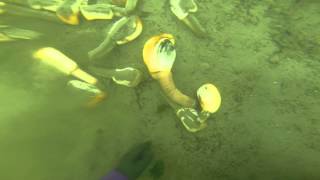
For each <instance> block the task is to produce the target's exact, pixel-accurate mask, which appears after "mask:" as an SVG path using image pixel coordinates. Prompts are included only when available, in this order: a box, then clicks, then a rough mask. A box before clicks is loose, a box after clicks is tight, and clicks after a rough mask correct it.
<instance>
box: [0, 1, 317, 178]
mask: <svg viewBox="0 0 320 180" xmlns="http://www.w3.org/2000/svg"><path fill="white" fill-rule="evenodd" d="M139 8H140V9H141V10H142V11H143V12H144V13H141V14H142V19H143V22H144V31H143V33H142V35H141V36H140V37H139V38H138V39H137V40H135V41H134V42H132V43H129V44H127V45H124V46H121V47H118V48H116V49H115V50H114V51H113V52H112V53H111V54H109V55H108V56H106V57H104V58H102V59H100V60H98V61H96V62H89V60H88V58H87V55H86V53H87V51H88V50H90V49H92V48H94V47H95V46H97V44H98V43H99V42H100V41H101V38H102V37H103V34H102V28H103V27H105V26H106V25H107V24H109V23H110V22H83V23H81V25H79V26H67V25H57V24H53V23H47V22H43V21H36V20H32V19H24V18H12V17H8V16H5V15H1V16H0V18H1V19H0V21H1V23H3V24H10V25H12V26H16V27H20V28H26V29H33V30H37V31H39V32H42V33H43V34H44V36H42V38H41V39H40V40H37V41H28V42H27V41H24V42H17V43H7V44H6V43H2V44H0V48H1V49H0V60H1V61H0V97H1V100H0V179H2V180H18V179H24V180H53V179H57V180H95V179H99V178H100V177H101V176H103V175H104V174H106V173H107V172H108V171H109V170H110V169H112V168H113V167H114V165H115V164H116V163H117V161H118V159H119V158H120V157H121V155H122V154H123V153H125V151H126V150H128V148H129V147H131V146H132V145H134V144H137V143H140V142H143V141H146V140H151V141H152V142H153V150H154V153H155V160H159V161H161V162H163V164H164V171H163V173H161V171H160V170H159V171H158V172H159V174H158V176H155V174H152V173H150V171H149V169H147V170H146V171H145V172H144V174H143V175H142V177H141V178H140V179H141V180H152V179H161V180H213V179H214V180H229V179H247V180H248V179H252V180H257V179H259V180H260V179H266V180H267V179H268V180H270V179H274V180H278V179H290V180H300V179H308V180H313V179H320V172H319V169H320V119H319V117H320V112H319V111H320V85H319V82H320V74H319V72H320V48H319V47H320V33H319V29H320V1H318V0H283V1H276V0H261V1H255V0H241V1H238V0H227V1H225V0H212V1H211V0H199V13H198V14H197V16H198V18H199V19H200V20H201V22H202V23H203V24H204V26H205V27H206V29H207V30H208V32H209V34H210V36H211V38H210V39H199V38H197V37H195V36H194V35H193V34H192V33H191V32H190V31H189V30H188V29H187V28H186V27H185V26H184V25H183V24H182V23H180V22H179V21H178V20H177V19H176V18H175V17H174V16H173V15H172V13H171V12H170V11H169V7H168V3H167V1H162V0H152V1H147V0H146V1H143V2H141V3H140V4H139ZM163 32H167V33H172V34H174V35H175V37H176V40H177V60H176V63H175V65H174V69H173V73H174V79H175V81H176V84H177V86H178V87H179V88H180V89H181V90H182V91H183V92H185V93H186V94H188V95H190V96H194V95H195V92H196V90H197V88H198V87H200V85H202V84H203V83H206V82H211V83H213V84H215V85H216V86H217V87H218V88H219V89H220V91H221V94H222V98H223V100H222V107H221V109H220V110H219V111H218V112H217V113H216V114H214V115H213V116H212V118H210V119H209V122H208V123H209V126H208V127H207V128H206V129H204V130H202V131H201V132H199V133H196V134H191V133H189V132H187V131H186V130H185V129H184V128H183V126H182V125H181V123H180V122H179V121H178V120H177V118H176V116H175V113H174V112H173V110H172V109H171V108H170V106H168V105H167V103H166V101H165V99H164V98H163V97H162V96H161V93H160V89H159V86H158V84H157V83H156V82H155V81H153V80H152V79H151V78H150V77H149V76H148V73H147V70H146V68H145V66H144V64H143V61H142V47H143V44H144V43H145V41H146V40H147V39H148V38H150V37H151V36H153V35H156V34H159V33H163ZM42 46H53V47H56V48H58V49H60V50H61V51H63V52H65V53H66V54H67V55H68V56H70V57H72V58H73V59H75V60H76V61H77V62H78V63H79V64H80V66H81V67H83V69H86V67H87V66H88V64H90V63H95V64H97V65H100V66H102V67H107V68H121V67H126V66H133V67H137V68H139V69H141V70H142V71H143V72H144V74H145V81H144V82H143V83H142V84H141V85H140V86H139V87H137V88H134V89H131V88H126V87H122V86H118V85H115V84H114V83H112V82H110V81H108V80H104V83H105V85H106V88H107V91H108V98H107V100H106V101H104V102H103V103H102V104H101V105H100V106H98V107H96V108H94V109H86V108H84V107H83V106H82V105H83V100H84V97H82V96H81V94H79V93H75V92H73V91H70V89H68V88H66V87H65V86H66V83H67V81H68V80H70V78H68V77H65V76H63V75H61V74H59V73H57V72H55V71H54V70H52V69H50V68H48V67H44V66H43V65H41V64H39V62H36V61H35V60H34V59H32V58H31V53H32V51H33V50H34V49H35V48H37V47H42Z"/></svg>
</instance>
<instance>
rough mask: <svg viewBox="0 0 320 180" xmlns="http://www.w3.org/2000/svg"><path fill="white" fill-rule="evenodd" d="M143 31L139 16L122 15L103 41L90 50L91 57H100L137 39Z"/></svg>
mask: <svg viewBox="0 0 320 180" xmlns="http://www.w3.org/2000/svg"><path fill="white" fill-rule="evenodd" d="M141 32H142V22H141V19H140V18H139V17H138V16H130V17H122V18H121V19H119V20H118V21H117V22H115V23H114V24H112V25H111V27H110V28H109V29H108V31H107V33H106V37H105V39H104V40H103V42H102V43H101V44H100V45H99V46H98V47H96V48H95V49H93V50H91V51H89V52H88V56H89V58H90V59H98V58H101V57H103V56H105V55H106V54H108V53H109V52H110V51H111V50H112V49H113V48H114V47H116V46H117V45H122V44H126V43H128V42H130V41H133V40H134V39H136V38H137V37H138V36H139V35H140V34H141Z"/></svg>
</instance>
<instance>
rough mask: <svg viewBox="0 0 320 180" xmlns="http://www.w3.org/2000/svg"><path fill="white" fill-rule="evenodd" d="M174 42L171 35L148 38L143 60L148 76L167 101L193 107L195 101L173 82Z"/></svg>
mask: <svg viewBox="0 0 320 180" xmlns="http://www.w3.org/2000/svg"><path fill="white" fill-rule="evenodd" d="M174 45H175V40H174V38H173V36H172V35H171V34H161V35H158V36H154V37H152V38H150V39H149V40H148V41H147V42H146V43H145V45H144V48H143V60H144V63H145V64H146V66H147V68H148V70H149V73H150V75H151V76H152V77H153V78H154V79H156V80H157V81H158V82H159V83H160V86H161V88H162V90H163V91H164V93H165V95H166V96H167V97H168V99H169V100H170V101H172V102H174V103H176V104H179V105H181V106H183V107H193V106H194V105H195V100H194V99H192V98H190V97H188V96H187V95H185V94H183V93H182V92H181V91H180V90H178V89H177V88H176V86H175V83H174V81H173V77H172V72H171V68H172V66H173V64H174V61H175V58H176V51H175V47H174Z"/></svg>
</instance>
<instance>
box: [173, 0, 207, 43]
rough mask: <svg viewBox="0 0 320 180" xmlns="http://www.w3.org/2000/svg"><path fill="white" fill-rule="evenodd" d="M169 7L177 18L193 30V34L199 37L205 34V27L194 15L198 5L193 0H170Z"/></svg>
mask: <svg viewBox="0 0 320 180" xmlns="http://www.w3.org/2000/svg"><path fill="white" fill-rule="evenodd" d="M170 9H171V11H172V12H173V14H174V15H175V16H176V17H177V18H178V19H179V20H181V21H182V22H183V23H184V24H186V25H187V26H188V27H189V28H190V29H191V30H192V31H193V32H194V34H195V35H197V36H199V37H204V36H207V32H206V30H205V28H204V27H203V26H202V25H201V24H200V22H199V20H198V19H197V18H196V17H195V16H194V14H195V13H196V12H197V11H198V5H197V4H196V2H195V1H194V0H170Z"/></svg>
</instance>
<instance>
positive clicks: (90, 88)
mask: <svg viewBox="0 0 320 180" xmlns="http://www.w3.org/2000/svg"><path fill="white" fill-rule="evenodd" d="M68 85H69V86H72V87H74V88H77V89H79V90H82V91H86V92H89V93H91V94H94V95H96V94H101V93H102V91H101V90H100V89H98V88H97V87H96V86H94V85H92V84H89V83H86V82H83V81H79V80H70V81H69V82H68Z"/></svg>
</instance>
